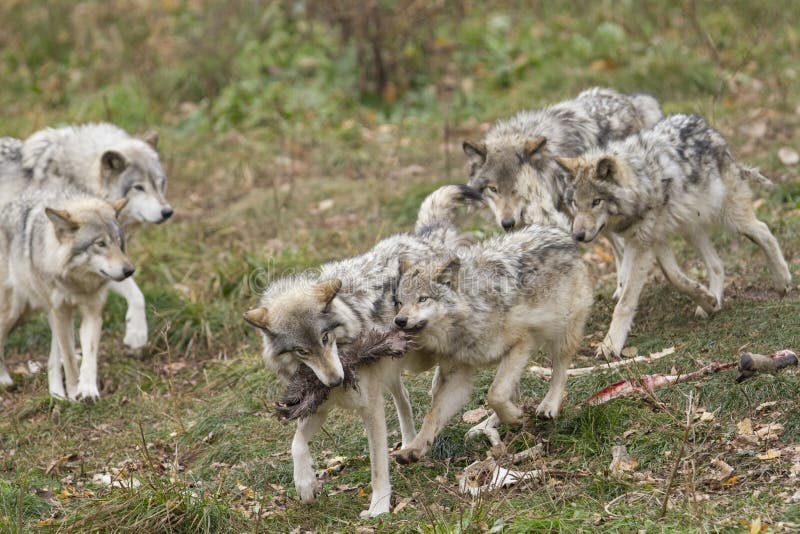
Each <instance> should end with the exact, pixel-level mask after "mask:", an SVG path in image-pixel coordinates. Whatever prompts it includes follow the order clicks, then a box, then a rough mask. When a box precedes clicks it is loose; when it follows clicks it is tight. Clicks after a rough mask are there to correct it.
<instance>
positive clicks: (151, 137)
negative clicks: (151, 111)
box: [139, 130, 158, 150]
mask: <svg viewBox="0 0 800 534" xmlns="http://www.w3.org/2000/svg"><path fill="white" fill-rule="evenodd" d="M139 139H141V140H142V141H144V142H145V143H147V144H148V145H150V147H151V148H152V149H153V150H158V132H157V131H155V130H147V131H146V132H145V133H143V134H142V135H141V136H140V137H139Z"/></svg>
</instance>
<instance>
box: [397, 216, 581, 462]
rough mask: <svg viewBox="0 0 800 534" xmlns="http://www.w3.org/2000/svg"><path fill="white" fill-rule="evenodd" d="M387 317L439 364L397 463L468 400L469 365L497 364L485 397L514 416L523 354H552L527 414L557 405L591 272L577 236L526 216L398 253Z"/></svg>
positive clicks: (413, 456) (500, 412) (549, 411)
mask: <svg viewBox="0 0 800 534" xmlns="http://www.w3.org/2000/svg"><path fill="white" fill-rule="evenodd" d="M400 270H401V279H400V282H399V285H398V287H397V292H396V302H395V304H396V307H397V309H398V311H397V314H396V316H395V318H394V323H395V325H397V326H398V327H399V328H402V329H403V330H404V331H406V332H408V333H413V334H414V337H413V342H414V343H415V344H416V345H417V346H419V347H420V348H421V349H424V350H426V351H429V352H432V353H433V354H435V355H436V360H437V363H438V365H439V367H438V371H437V375H436V377H435V382H434V385H433V387H432V392H433V399H432V401H431V408H430V411H429V413H428V414H427V415H426V416H425V419H424V421H423V423H422V428H421V429H420V432H419V433H418V434H417V436H416V438H415V439H414V441H413V442H412V443H411V444H410V445H408V446H407V447H404V448H403V449H402V450H401V451H399V452H398V453H397V454H396V455H395V458H396V460H397V461H398V462H400V463H410V462H415V461H417V460H419V459H420V458H421V457H422V456H423V455H424V454H425V453H426V452H427V450H428V449H429V448H430V445H431V443H432V442H433V440H434V438H435V437H436V436H437V435H438V433H439V432H440V431H441V430H442V428H443V427H444V425H445V424H446V423H447V421H448V420H449V419H450V418H451V417H452V416H453V415H455V414H456V412H458V410H459V409H460V408H461V407H463V405H464V404H465V403H466V402H467V401H468V400H469V397H470V394H471V392H472V389H473V382H474V378H475V374H476V372H477V370H478V369H479V368H481V367H489V366H497V374H496V375H495V378H494V381H493V382H492V385H491V387H490V388H489V392H488V403H489V405H490V406H491V407H492V408H493V409H494V411H495V415H496V416H497V418H498V419H499V420H500V421H501V422H503V423H509V424H519V423H521V422H522V409H521V408H520V407H519V406H518V405H517V404H516V403H515V402H514V396H515V395H516V392H517V388H518V386H519V381H520V377H521V375H522V373H523V372H524V370H525V366H526V365H527V362H528V360H529V358H530V357H531V356H532V355H533V354H534V353H535V352H537V351H538V350H540V349H541V350H544V351H545V352H546V353H548V354H549V355H550V358H551V359H552V367H553V377H552V379H551V381H550V388H549V390H548V392H547V395H545V397H544V399H543V400H542V402H541V403H540V404H539V406H538V408H537V409H536V413H537V414H538V415H540V416H542V417H546V418H553V417H556V416H557V415H558V413H559V410H560V407H561V401H562V398H563V395H564V386H565V384H566V380H567V369H569V366H570V363H571V362H572V360H573V358H574V356H575V353H576V351H577V349H578V346H579V344H580V342H581V339H582V337H583V328H584V325H585V323H586V318H587V317H588V314H589V311H590V309H591V306H592V301H593V299H592V281H591V279H590V277H589V273H588V270H587V267H586V265H585V264H584V263H583V261H582V260H581V258H580V255H579V252H578V248H577V244H576V243H575V241H574V240H573V239H572V237H571V236H570V235H569V234H568V233H567V232H564V231H563V230H561V229H558V228H554V227H546V226H538V225H531V226H527V227H525V228H523V229H521V230H519V231H517V232H514V233H510V234H506V235H503V236H498V237H494V238H491V239H488V240H486V241H483V242H480V243H477V244H475V245H472V246H470V247H465V248H463V247H462V248H461V249H458V250H457V251H456V252H455V253H454V254H451V255H450V256H449V257H447V256H445V257H444V258H441V257H440V258H428V259H426V260H423V261H418V262H409V261H405V260H404V261H402V262H401V264H400Z"/></svg>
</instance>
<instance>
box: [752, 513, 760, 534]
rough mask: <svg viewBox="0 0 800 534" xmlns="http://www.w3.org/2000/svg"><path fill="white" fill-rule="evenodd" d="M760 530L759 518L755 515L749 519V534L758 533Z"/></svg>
mask: <svg viewBox="0 0 800 534" xmlns="http://www.w3.org/2000/svg"><path fill="white" fill-rule="evenodd" d="M759 532H761V518H760V517H756V518H755V519H753V520H752V521H750V534H758V533H759Z"/></svg>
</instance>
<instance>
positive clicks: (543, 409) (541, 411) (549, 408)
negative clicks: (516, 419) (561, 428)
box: [536, 397, 561, 419]
mask: <svg viewBox="0 0 800 534" xmlns="http://www.w3.org/2000/svg"><path fill="white" fill-rule="evenodd" d="M560 410H561V403H560V402H558V401H557V400H555V399H548V398H547V397H545V398H544V400H542V402H540V403H539V406H537V407H536V416H537V417H539V418H541V419H555V418H556V417H558V412H559V411H560Z"/></svg>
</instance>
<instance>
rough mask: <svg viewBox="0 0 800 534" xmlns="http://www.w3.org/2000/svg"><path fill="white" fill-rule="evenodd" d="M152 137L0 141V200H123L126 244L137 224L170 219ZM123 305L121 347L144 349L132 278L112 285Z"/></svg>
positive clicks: (95, 128)
mask: <svg viewBox="0 0 800 534" xmlns="http://www.w3.org/2000/svg"><path fill="white" fill-rule="evenodd" d="M157 146H158V135H157V134H155V133H149V134H147V135H145V136H144V137H143V138H137V137H133V136H131V135H129V134H128V133H126V132H125V131H124V130H122V129H120V128H118V127H116V126H114V125H113V124H108V123H98V124H83V125H76V126H65V127H61V128H46V129H44V130H40V131H38V132H35V133H34V134H32V135H31V136H30V137H28V138H27V139H25V140H18V139H13V138H1V139H0V196H1V197H2V198H8V199H11V198H14V197H15V196H16V195H19V194H21V193H22V192H23V191H26V190H37V189H48V188H58V187H63V186H74V187H79V188H82V189H86V190H88V191H90V192H92V193H94V194H96V195H98V196H100V197H102V198H104V199H106V200H108V201H115V200H118V199H121V198H126V199H128V203H127V205H126V207H125V209H124V210H123V211H122V213H121V214H120V219H119V220H120V222H121V224H122V226H123V228H124V231H125V234H126V236H128V238H130V236H131V235H132V233H133V232H134V230H136V229H137V228H138V227H139V226H140V225H141V224H142V223H156V224H159V223H162V222H164V221H166V220H167V219H169V218H170V217H171V216H172V214H173V210H172V206H170V204H169V203H168V202H167V200H166V198H165V194H166V185H167V179H166V175H165V174H164V170H163V168H162V167H161V163H160V161H159V158H158V153H157V152H156V148H157ZM109 287H110V288H111V290H112V291H114V292H116V293H119V294H120V295H122V296H123V297H124V298H125V300H126V302H127V305H128V310H127V313H126V318H125V323H126V331H125V337H124V340H123V342H124V344H125V345H126V346H127V347H128V348H129V349H131V350H140V349H142V348H143V347H144V345H145V344H146V343H147V318H146V315H145V299H144V295H143V294H142V291H141V290H140V289H139V286H138V285H137V284H136V282H135V281H134V279H133V278H126V279H125V280H123V281H121V282H112V283H111V284H110V286H109Z"/></svg>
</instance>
